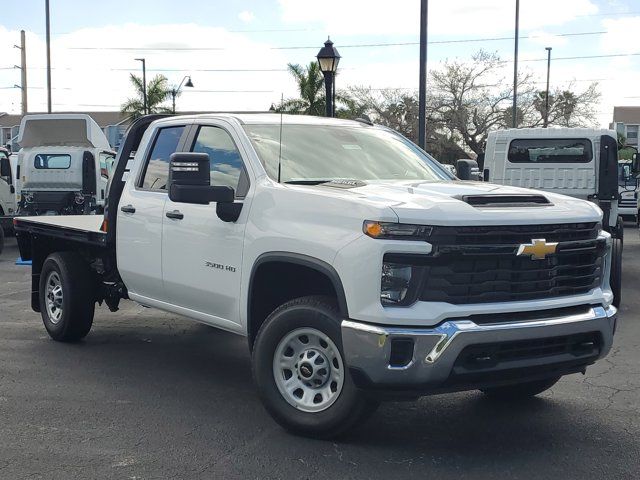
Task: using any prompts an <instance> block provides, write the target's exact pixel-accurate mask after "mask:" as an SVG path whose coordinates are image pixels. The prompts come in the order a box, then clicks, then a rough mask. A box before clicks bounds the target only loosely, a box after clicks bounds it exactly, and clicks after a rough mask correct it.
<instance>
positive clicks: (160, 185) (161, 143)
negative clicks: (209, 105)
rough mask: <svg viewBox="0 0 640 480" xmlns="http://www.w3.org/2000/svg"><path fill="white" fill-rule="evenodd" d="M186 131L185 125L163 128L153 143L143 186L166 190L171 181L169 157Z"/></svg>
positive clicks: (147, 188) (149, 188)
mask: <svg viewBox="0 0 640 480" xmlns="http://www.w3.org/2000/svg"><path fill="white" fill-rule="evenodd" d="M183 132H184V126H180V127H167V128H162V129H160V131H159V132H158V135H157V136H156V140H155V142H154V143H153V148H152V149H151V154H150V155H149V161H148V162H147V166H146V169H145V172H144V178H143V181H142V188H144V189H146V190H166V189H167V183H168V181H169V157H170V156H171V154H172V153H175V152H176V150H177V149H178V144H179V143H180V138H181V137H182V133H183Z"/></svg>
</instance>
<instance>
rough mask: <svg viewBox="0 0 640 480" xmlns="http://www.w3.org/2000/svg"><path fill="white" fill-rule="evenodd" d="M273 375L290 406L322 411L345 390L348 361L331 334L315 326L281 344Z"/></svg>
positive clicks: (301, 329) (301, 330)
mask: <svg viewBox="0 0 640 480" xmlns="http://www.w3.org/2000/svg"><path fill="white" fill-rule="evenodd" d="M273 377H274V379H275V381H276V385H277V386H278V390H279V391H280V394H281V395H282V396H283V397H284V399H285V400H286V401H287V402H288V403H289V404H290V405H292V406H293V407H295V408H297V409H298V410H301V411H303V412H321V411H323V410H326V409H327V408H329V407H330V406H331V405H333V403H334V402H335V401H336V400H337V399H338V397H339V396H340V392H342V387H343V385H344V364H343V362H342V356H341V355H340V351H339V350H338V347H336V345H335V343H333V341H332V340H331V339H330V338H329V337H328V336H327V335H325V334H324V333H322V332H321V331H319V330H316V329H315V328H299V329H297V330H294V331H292V332H289V333H288V334H287V335H286V336H285V337H284V338H283V339H282V340H280V343H278V346H277V348H276V351H275V354H274V356H273Z"/></svg>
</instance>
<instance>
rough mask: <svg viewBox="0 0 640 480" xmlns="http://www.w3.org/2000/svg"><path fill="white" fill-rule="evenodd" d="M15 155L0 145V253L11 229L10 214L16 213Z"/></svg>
mask: <svg viewBox="0 0 640 480" xmlns="http://www.w3.org/2000/svg"><path fill="white" fill-rule="evenodd" d="M15 171H16V156H15V155H13V156H12V155H11V154H10V152H9V151H8V150H7V149H6V148H2V147H0V253H2V250H3V247H4V237H5V235H6V234H7V233H9V232H10V231H13V225H12V223H11V216H12V215H15V214H16V210H17V202H16V188H15V183H16V179H15V173H14V172H15Z"/></svg>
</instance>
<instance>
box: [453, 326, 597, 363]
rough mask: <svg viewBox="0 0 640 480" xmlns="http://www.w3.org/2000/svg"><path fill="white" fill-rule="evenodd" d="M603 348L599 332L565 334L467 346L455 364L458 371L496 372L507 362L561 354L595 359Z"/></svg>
mask: <svg viewBox="0 0 640 480" xmlns="http://www.w3.org/2000/svg"><path fill="white" fill-rule="evenodd" d="M601 348H602V336H601V335H600V334H599V333H598V332H590V333H580V334H574V335H564V336H561V337H550V338H539V339H533V340H518V341H512V342H497V343H486V344H480V345H470V346H468V347H465V348H464V349H463V350H462V352H460V355H458V358H457V359H456V362H455V364H454V370H457V371H458V373H462V371H473V370H484V369H492V368H496V367H498V366H501V365H503V364H505V363H509V362H516V361H521V360H528V361H530V360H536V359H544V358H549V357H557V356H559V355H565V356H568V357H567V358H571V357H575V358H595V357H597V356H598V355H599V354H600V349H601Z"/></svg>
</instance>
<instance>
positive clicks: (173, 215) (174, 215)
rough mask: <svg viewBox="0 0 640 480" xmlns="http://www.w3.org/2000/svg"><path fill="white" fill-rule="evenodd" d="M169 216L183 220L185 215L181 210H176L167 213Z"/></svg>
mask: <svg viewBox="0 0 640 480" xmlns="http://www.w3.org/2000/svg"><path fill="white" fill-rule="evenodd" d="M165 215H166V216H167V218H173V219H174V220H182V219H183V218H184V215H183V214H182V213H181V212H180V211H179V210H174V211H173V212H167V213H165Z"/></svg>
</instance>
